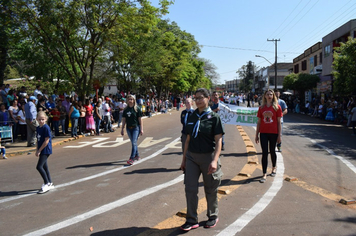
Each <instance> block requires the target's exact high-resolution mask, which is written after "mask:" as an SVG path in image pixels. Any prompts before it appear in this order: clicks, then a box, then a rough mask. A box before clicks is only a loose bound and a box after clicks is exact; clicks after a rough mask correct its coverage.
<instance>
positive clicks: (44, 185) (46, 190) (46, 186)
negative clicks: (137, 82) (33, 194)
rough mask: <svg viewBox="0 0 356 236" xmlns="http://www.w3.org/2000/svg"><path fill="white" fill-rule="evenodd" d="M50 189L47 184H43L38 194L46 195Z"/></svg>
mask: <svg viewBox="0 0 356 236" xmlns="http://www.w3.org/2000/svg"><path fill="white" fill-rule="evenodd" d="M49 189H50V186H49V185H48V184H43V185H42V188H41V190H40V191H38V193H39V194H42V193H47V192H48V191H49Z"/></svg>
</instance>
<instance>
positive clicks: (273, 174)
mask: <svg viewBox="0 0 356 236" xmlns="http://www.w3.org/2000/svg"><path fill="white" fill-rule="evenodd" d="M276 174H277V168H276V167H273V168H272V173H271V176H272V177H275V176H276Z"/></svg>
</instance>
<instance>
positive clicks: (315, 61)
mask: <svg viewBox="0 0 356 236" xmlns="http://www.w3.org/2000/svg"><path fill="white" fill-rule="evenodd" d="M317 65H318V56H317V55H315V56H314V67H315V66H317Z"/></svg>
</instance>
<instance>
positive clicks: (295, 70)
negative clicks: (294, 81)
mask: <svg viewBox="0 0 356 236" xmlns="http://www.w3.org/2000/svg"><path fill="white" fill-rule="evenodd" d="M294 73H295V74H298V73H299V64H296V65H294Z"/></svg>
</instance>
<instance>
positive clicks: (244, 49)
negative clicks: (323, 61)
mask: <svg viewBox="0 0 356 236" xmlns="http://www.w3.org/2000/svg"><path fill="white" fill-rule="evenodd" d="M201 46H203V47H211V48H224V49H232V50H241V51H252V52H268V53H274V52H272V51H267V50H257V49H248V48H233V47H222V46H213V45H201ZM280 53H284V54H300V53H299V52H280Z"/></svg>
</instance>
